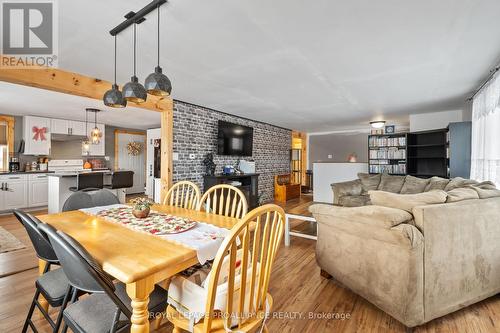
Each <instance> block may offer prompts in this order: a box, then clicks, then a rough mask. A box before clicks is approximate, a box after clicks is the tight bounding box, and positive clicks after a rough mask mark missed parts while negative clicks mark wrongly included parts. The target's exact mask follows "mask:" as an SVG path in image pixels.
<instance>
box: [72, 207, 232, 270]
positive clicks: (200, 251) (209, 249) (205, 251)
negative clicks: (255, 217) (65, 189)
mask: <svg viewBox="0 0 500 333" xmlns="http://www.w3.org/2000/svg"><path fill="white" fill-rule="evenodd" d="M120 208H130V209H131V207H130V206H127V205H122V204H116V205H109V206H99V207H93V208H83V209H80V211H82V212H84V213H86V214H89V215H93V216H97V217H100V218H102V219H104V220H106V221H110V222H113V223H117V224H120V225H122V226H124V227H126V228H129V229H131V230H134V231H137V232H143V233H148V234H150V235H153V236H155V237H160V238H162V239H166V240H169V241H173V242H177V243H180V244H182V245H184V246H187V247H189V248H191V249H193V250H195V251H196V255H197V257H198V261H199V262H200V264H204V263H205V262H206V261H207V260H212V259H214V258H215V255H216V254H217V251H218V250H219V247H220V245H221V244H222V241H223V240H224V238H225V237H226V236H227V235H228V234H229V230H227V229H224V228H219V227H216V226H214V225H211V224H208V223H203V222H198V221H196V225H195V226H194V227H193V228H191V229H189V230H187V231H184V232H181V233H176V234H161V232H154V231H155V230H154V229H149V228H148V226H145V227H144V226H141V221H144V219H137V218H135V219H134V220H133V222H132V223H131V221H130V220H129V219H128V218H127V219H126V222H127V223H123V222H122V221H120V220H118V219H116V218H114V216H115V214H114V212H116V209H120ZM110 210H111V212H112V214H108V213H109V212H110ZM151 213H153V214H154V215H155V218H154V220H161V217H162V216H163V217H164V219H165V221H167V220H171V219H175V218H179V217H176V216H173V215H170V214H166V213H162V212H157V211H154V210H152V211H151ZM180 218H181V219H184V218H182V217H180ZM148 222H150V220H145V223H148ZM156 222H157V221H156ZM157 230H158V229H157Z"/></svg>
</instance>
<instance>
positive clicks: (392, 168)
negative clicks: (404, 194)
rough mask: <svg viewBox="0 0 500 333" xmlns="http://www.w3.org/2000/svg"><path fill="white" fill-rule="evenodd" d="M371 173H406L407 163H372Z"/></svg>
mask: <svg viewBox="0 0 500 333" xmlns="http://www.w3.org/2000/svg"><path fill="white" fill-rule="evenodd" d="M379 162H381V161H379ZM370 173H391V174H398V175H405V174H406V163H401V164H387V163H386V164H382V163H379V164H370Z"/></svg>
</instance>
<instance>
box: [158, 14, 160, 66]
mask: <svg viewBox="0 0 500 333" xmlns="http://www.w3.org/2000/svg"><path fill="white" fill-rule="evenodd" d="M158 67H160V5H158Z"/></svg>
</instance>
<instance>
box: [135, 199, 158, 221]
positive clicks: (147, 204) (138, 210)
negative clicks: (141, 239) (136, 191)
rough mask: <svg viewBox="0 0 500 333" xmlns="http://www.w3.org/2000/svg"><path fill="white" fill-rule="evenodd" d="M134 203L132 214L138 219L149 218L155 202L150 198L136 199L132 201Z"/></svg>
mask: <svg viewBox="0 0 500 333" xmlns="http://www.w3.org/2000/svg"><path fill="white" fill-rule="evenodd" d="M130 202H131V203H132V205H133V206H132V214H133V215H134V216H135V217H137V218H138V219H143V218H146V217H148V215H149V211H150V209H151V206H153V203H154V202H153V201H151V200H150V199H148V198H136V199H133V200H131V201H130Z"/></svg>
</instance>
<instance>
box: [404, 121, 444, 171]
mask: <svg viewBox="0 0 500 333" xmlns="http://www.w3.org/2000/svg"><path fill="white" fill-rule="evenodd" d="M448 146H449V144H448V129H446V128H443V129H438V130H432V131H422V132H412V133H408V134H407V154H408V155H407V173H408V174H409V175H412V176H416V177H424V178H425V177H432V176H439V177H443V178H449V156H448V155H449V154H448Z"/></svg>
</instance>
